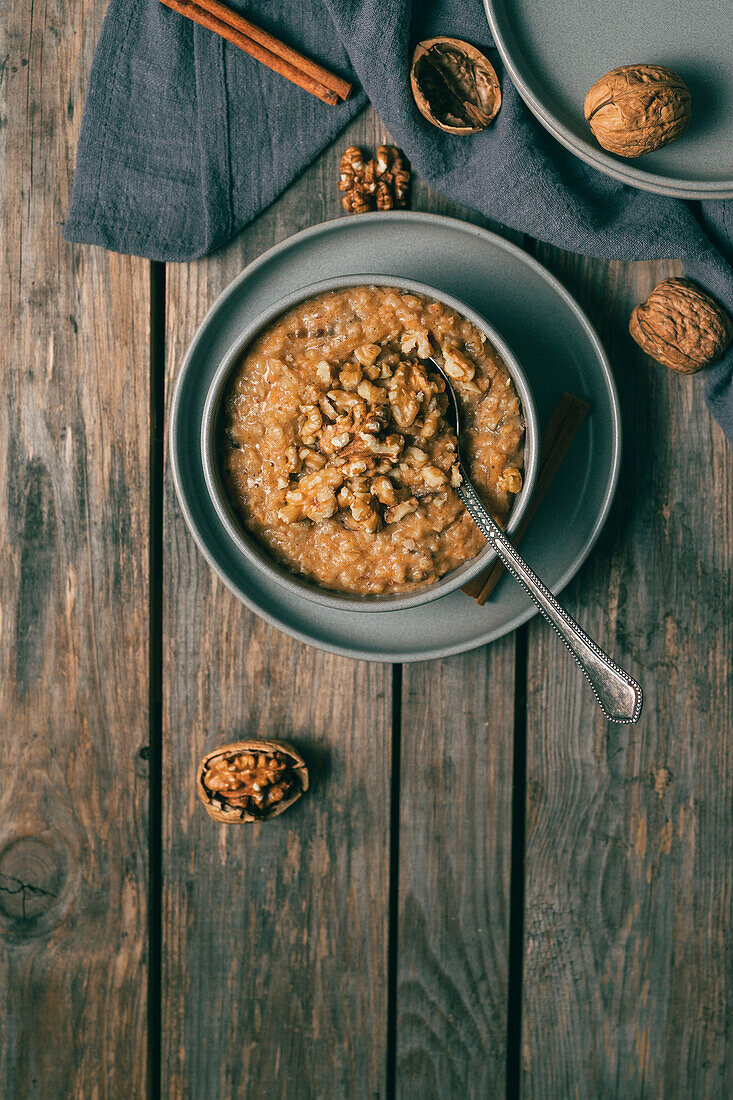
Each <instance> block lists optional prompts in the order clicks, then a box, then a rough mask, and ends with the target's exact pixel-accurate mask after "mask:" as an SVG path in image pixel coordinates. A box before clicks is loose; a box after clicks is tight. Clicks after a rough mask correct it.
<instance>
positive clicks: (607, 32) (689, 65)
mask: <svg viewBox="0 0 733 1100" xmlns="http://www.w3.org/2000/svg"><path fill="white" fill-rule="evenodd" d="M484 4H485V6H486V13H487V15H488V17H489V24H490V26H491V32H492V34H493V36H494V41H495V43H496V46H497V48H498V50H499V52H500V53H501V56H502V58H503V60H504V64H505V65H506V68H507V71H508V73H509V75H510V76H511V78H512V80H513V82H514V84H515V85H516V88H517V90H518V92H519V94H520V95H521V96H522V98H523V99H524V101H525V103H526V104H527V106H528V107H529V108H530V110H531V111H532V112H533V113H534V114H535V115H536V116H537V118H538V119H539V120H540V122H541V123H542V124H543V125H544V126H545V127H546V128H547V129H548V130H549V131H550V133H551V134H552V135H553V136H554V137H556V138H557V139H558V141H561V142H562V144H563V145H566V146H567V148H568V149H570V150H571V151H572V152H573V153H575V154H576V155H577V156H579V157H581V158H582V159H583V160H585V161H587V162H588V164H592V165H593V166H594V167H595V168H598V169H600V170H601V171H602V172H606V173H607V174H608V175H610V176H613V177H614V178H615V179H619V180H622V181H623V182H624V183H630V184H632V185H633V186H635V187H641V188H644V189H645V190H647V191H656V192H657V193H659V194H662V195H673V196H675V197H677V198H686V199H695V198H698V199H704V198H707V199H729V198H733V3H732V2H731V0H694V2H693V0H644V2H643V3H642V2H641V0H595V2H591V3H589V2H588V0H543V2H542V3H538V2H537V0H484ZM640 62H642V63H648V64H658V65H668V66H669V67H670V68H672V69H676V70H677V72H679V74H680V75H681V76H682V77H683V79H684V80H685V81H686V83H687V84H688V85H689V88H690V91H691V93H692V108H693V116H692V123H691V125H690V128H689V130H688V131H687V133H686V134H685V135H684V136H683V137H682V138H680V140H679V141H674V142H672V144H671V145H668V146H666V148H664V149H660V150H658V152H656V153H648V154H647V155H646V156H643V157H639V158H637V159H634V160H625V159H624V158H623V157H616V156H614V155H613V154H612V153H606V152H605V151H604V150H603V149H601V147H600V146H599V145H598V143H597V142H596V140H595V138H594V137H593V136H592V135H591V132H590V130H589V128H588V124H587V123H586V121H585V118H584V117H583V100H584V99H585V93H586V92H587V91H588V89H589V88H590V87H591V85H592V84H594V83H595V81H596V80H598V78H599V77H601V76H603V75H604V73H607V72H609V71H610V70H611V69H615V68H616V67H617V66H618V65H632V64H637V63H640Z"/></svg>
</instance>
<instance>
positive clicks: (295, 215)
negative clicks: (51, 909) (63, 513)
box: [163, 116, 391, 1098]
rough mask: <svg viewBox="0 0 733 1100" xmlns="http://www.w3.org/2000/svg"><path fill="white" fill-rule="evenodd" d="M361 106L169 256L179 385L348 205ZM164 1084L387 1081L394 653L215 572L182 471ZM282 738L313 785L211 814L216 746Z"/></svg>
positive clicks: (169, 546) (333, 1089) (167, 785)
mask: <svg viewBox="0 0 733 1100" xmlns="http://www.w3.org/2000/svg"><path fill="white" fill-rule="evenodd" d="M373 125H374V124H373V122H372V121H371V119H370V117H369V116H362V117H361V118H360V119H359V120H357V121H356V122H355V123H354V124H353V125H352V127H351V128H350V130H349V132H348V134H347V135H346V137H345V139H344V142H343V143H341V144H338V145H337V146H336V147H335V148H334V149H333V150H331V151H330V152H328V153H327V154H326V155H325V156H323V157H322V158H321V159H320V160H319V161H318V162H317V163H316V164H315V165H314V166H313V167H311V168H310V169H309V170H308V171H307V172H306V173H305V174H304V175H303V176H302V177H301V178H300V180H299V181H298V182H297V183H296V184H295V185H294V186H293V187H292V188H290V189H289V190H288V192H287V194H286V195H285V196H283V198H281V199H280V200H279V201H278V202H277V203H275V205H274V206H273V207H271V208H270V209H269V210H268V211H267V212H266V213H265V214H264V215H263V216H262V217H260V218H259V219H258V220H257V222H255V223H254V224H253V225H252V226H251V227H250V228H249V229H248V230H246V231H245V232H244V233H243V234H242V235H241V236H240V237H239V239H238V240H236V241H235V242H234V243H233V244H232V245H231V246H230V247H228V248H227V249H226V250H224V251H223V252H221V253H219V254H217V256H216V257H214V258H213V259H211V260H210V261H205V262H202V263H199V264H195V265H189V266H182V267H169V268H168V295H167V300H168V314H169V316H168V335H169V345H168V382H169V387H170V383H171V382H172V380H173V378H174V377H175V375H176V374H177V371H178V367H179V364H180V360H181V357H182V355H183V352H184V350H185V347H186V344H187V343H188V341H189V340H190V338H191V335H192V334H193V331H194V328H195V326H196V324H197V323H198V321H199V320H200V319H201V317H202V316H203V314H204V312H205V311H206V309H207V308H208V306H209V305H210V304H211V301H212V300H213V298H214V296H215V295H216V294H218V292H219V291H220V290H221V289H222V288H223V287H224V286H226V284H227V283H228V282H229V281H230V280H231V278H232V277H233V276H234V275H235V274H236V273H237V272H238V271H239V270H240V269H241V268H242V266H243V265H244V264H246V263H247V262H249V261H250V260H251V259H253V258H254V257H256V256H257V255H259V254H260V253H261V252H262V251H264V250H265V249H266V248H267V247H269V246H270V245H271V244H273V243H275V242H276V241H278V240H281V239H283V238H285V237H287V236H289V235H290V234H291V233H293V232H294V231H295V230H297V229H300V228H302V227H303V226H304V225H306V224H312V223H315V222H318V221H320V220H324V219H325V218H328V217H333V216H336V215H337V214H338V213H339V211H340V201H339V195H338V192H337V191H336V189H335V180H336V179H337V166H338V161H339V157H340V152H341V149H342V148H343V145H344V144H346V143H347V142H348V141H359V140H363V141H365V142H366V143H367V144H372V143H373V142H372V138H373ZM165 517H166V518H165V569H164V579H165V650H164V652H165V661H164V667H165V669H166V673H167V675H166V683H165V696H164V737H165V742H164V743H165V759H164V774H165V779H164V857H163V858H164V923H163V944H164V973H163V1019H164V1021H165V1023H164V1036H163V1094H164V1095H168V1096H181V1095H190V1096H215V1095H224V1096H234V1095H238V1096H245V1095H247V1096H267V1097H268V1098H269V1097H273V1098H275V1097H279V1096H282V1097H288V1098H290V1097H293V1096H296V1095H297V1096H298V1097H303V1098H306V1097H325V1096H329V1097H331V1096H333V1097H337V1096H349V1097H362V1096H363V1097H367V1096H368V1097H372V1096H377V1095H384V1091H385V1061H386V1018H387V929H388V891H389V812H390V771H391V757H390V747H391V669H390V667H389V666H379V665H367V664H363V663H356V662H351V661H348V660H344V659H341V658H336V657H333V656H329V655H326V654H323V653H319V652H318V651H317V650H315V649H312V648H308V647H306V646H303V645H300V644H298V643H296V642H293V641H291V640H290V639H288V638H286V637H285V636H283V635H281V634H279V633H278V632H276V631H275V630H273V629H272V628H270V627H269V626H267V625H266V624H264V623H263V622H261V621H260V620H259V619H257V618H256V617H255V616H254V615H253V614H251V613H250V612H249V611H247V610H246V609H245V608H244V607H242V606H241V605H240V604H239V603H238V602H237V601H236V600H235V599H234V598H233V597H232V596H231V595H230V594H229V592H228V591H226V590H225V589H224V588H223V586H222V585H221V583H219V582H217V581H216V579H215V577H214V575H213V574H212V573H211V571H210V570H209V569H208V567H207V565H206V564H205V562H204V560H203V558H201V556H200V555H199V553H198V551H197V550H196V548H195V546H194V544H193V541H192V540H191V538H190V536H189V534H188V532H187V530H186V529H185V526H184V523H183V520H182V518H181V516H180V512H179V509H178V506H177V503H176V501H175V499H174V493H173V488H172V485H171V484H170V479H168V483H167V485H166V503H165ZM238 734H247V735H254V736H262V737H278V736H287V737H288V738H291V739H292V740H293V741H294V742H295V743H296V744H297V745H298V746H299V747H301V748H302V750H303V753H304V755H305V756H306V758H307V760H308V762H309V764H310V766H311V772H312V776H311V781H312V788H311V790H310V791H309V793H308V794H307V795H306V797H305V798H304V799H302V800H301V801H300V802H299V803H298V804H297V806H295V807H294V808H293V809H292V810H291V811H289V812H288V813H287V814H285V815H284V816H283V817H282V818H279V819H277V820H275V821H272V822H269V823H267V824H265V825H262V826H260V825H257V826H241V827H226V826H218V825H216V824H214V823H213V822H212V821H211V820H210V819H209V818H208V817H207V816H206V814H205V813H204V811H203V808H202V807H201V805H200V804H199V803H198V800H197V798H196V796H195V793H194V785H193V778H194V770H195V767H196V764H197V763H198V760H199V759H200V757H201V756H202V755H203V753H204V751H205V750H206V749H208V748H210V747H212V746H214V745H216V744H217V743H221V742H223V741H229V740H232V739H233V737H234V736H236V735H238Z"/></svg>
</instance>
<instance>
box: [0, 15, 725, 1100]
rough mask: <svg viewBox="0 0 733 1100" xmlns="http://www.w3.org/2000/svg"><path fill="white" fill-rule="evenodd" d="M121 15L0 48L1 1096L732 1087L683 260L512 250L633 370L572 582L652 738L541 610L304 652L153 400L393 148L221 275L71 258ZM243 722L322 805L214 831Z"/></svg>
mask: <svg viewBox="0 0 733 1100" xmlns="http://www.w3.org/2000/svg"><path fill="white" fill-rule="evenodd" d="M104 6H105V5H104V2H103V0H72V3H70V4H62V3H60V2H59V0H35V3H34V4H33V5H31V6H30V7H28V6H27V5H25V4H22V3H20V2H19V0H10V10H9V12H8V11H6V12H5V13H4V14H3V16H2V24H3V26H2V33H1V35H0V42H1V43H2V48H1V49H0V55H1V57H2V60H1V61H0V73H1V75H2V105H1V106H0V114H1V116H2V117H1V127H0V143H1V144H2V149H3V172H2V192H3V208H2V210H3V213H2V218H3V220H2V226H3V231H2V235H1V236H0V249H1V250H2V268H1V271H2V313H1V314H0V317H1V323H2V333H3V335H2V353H3V360H4V366H3V371H2V386H3V389H4V398H3V400H2V402H0V421H1V427H0V439H1V440H2V446H1V447H0V471H1V472H0V486H1V487H2V493H1V501H2V503H1V508H2V520H1V521H0V539H1V540H2V552H1V553H0V637H1V638H2V644H1V647H0V654H1V658H2V686H1V692H2V694H1V698H2V710H1V713H2V732H3V737H2V771H1V772H0V777H1V778H0V928H1V929H2V934H3V944H2V953H1V958H2V966H1V967H0V975H1V980H2V984H3V987H4V989H3V997H2V1003H3V1005H4V1008H5V1010H4V1012H3V1017H4V1019H3V1026H2V1031H1V1034H0V1051H1V1052H2V1053H1V1061H2V1067H1V1068H2V1075H1V1077H0V1080H2V1081H3V1083H4V1090H5V1091H4V1095H5V1096H7V1097H12V1098H23V1100H26V1098H31V1097H43V1098H46V1097H50V1098H53V1100H55V1098H60V1097H72V1096H74V1097H84V1098H90V1097H123V1096H124V1097H127V1096H132V1097H141V1096H145V1095H146V1094H147V1093H148V1092H149V1090H150V1087H151V1084H150V1083H151V1081H152V1082H153V1092H155V1091H156V1090H157V1089H158V1087H159V1088H160V1091H161V1093H162V1095H163V1096H164V1097H183V1096H186V1097H194V1098H196V1100H198V1098H201V1100H208V1098H210V1097H218V1096H223V1097H234V1096H238V1097H239V1096H247V1097H256V1098H258V1100H259V1098H267V1100H271V1098H276V1097H285V1098H288V1100H292V1098H298V1100H301V1098H309V1097H317V1098H332V1097H348V1098H356V1097H370V1098H371V1097H379V1096H381V1097H389V1096H398V1097H410V1098H413V1097H414V1098H420V1100H423V1098H430V1097H438V1096H440V1097H441V1098H443V1097H449V1098H454V1097H455V1098H458V1097H460V1098H463V1097H481V1098H483V1097H488V1098H493V1097H498V1096H500V1095H502V1093H503V1092H504V1090H505V1088H506V1089H508V1091H509V1094H510V1095H516V1094H517V1093H518V1092H519V1091H520V1090H521V1091H522V1093H523V1095H524V1096H526V1097H537V1098H541V1100H547V1098H559V1100H563V1098H565V1097H579V1098H583V1100H585V1098H594V1097H622V1098H628V1097H642V1096H644V1097H660V1098H661V1097H664V1098H665V1100H667V1098H676V1097H685V1098H687V1097H695V1098H697V1097H715V1098H717V1097H727V1096H730V1095H731V1092H732V1091H733V1080H732V1078H731V1072H732V1071H731V1054H732V1052H731V1019H732V1016H731V1013H732V1009H733V995H732V992H731V954H730V943H731V940H730V932H729V930H728V929H729V926H730V918H731V899H732V897H733V883H732V881H731V869H732V867H733V854H732V852H731V837H732V835H733V821H732V816H733V814H732V802H731V785H732V781H733V774H732V773H733V741H732V739H731V725H732V721H731V719H732V716H733V712H732V707H731V652H733V646H732V644H731V643H732V638H731V630H732V626H731V624H732V622H733V617H732V616H731V606H732V595H733V593H732V591H731V572H730V566H731V549H732V547H733V508H732V506H731V502H732V501H733V458H732V455H733V452H732V451H731V449H730V447H729V446H728V445H727V444H726V442H725V440H724V437H723V435H722V433H721V431H720V430H719V428H718V427H717V426H716V425H715V424H714V423H713V421H712V420H711V419H710V417H709V415H708V413H707V410H706V407H705V404H704V400H703V383H702V380H701V379H689V378H682V377H679V376H677V375H675V374H673V373H671V372H670V371H667V370H665V369H663V368H661V367H657V366H655V365H653V364H652V363H651V362H650V361H649V360H647V359H645V358H644V357H643V356H642V355H641V354H640V353H639V352H638V350H637V349H636V348H635V346H634V345H633V344H632V343H631V341H630V339H629V337H628V335H627V331H626V325H627V320H628V316H629V312H630V310H631V308H632V306H633V305H634V304H635V303H636V302H637V301H638V300H640V299H641V298H642V297H643V296H645V294H646V293H647V292H648V291H649V290H650V289H651V287H652V286H653V285H654V284H655V283H656V282H657V281H659V280H660V279H661V278H662V277H663V276H666V275H670V274H673V273H677V272H679V271H680V265H679V264H676V263H670V262H664V263H644V264H622V263H603V262H599V261H593V260H587V259H582V258H580V257H578V256H572V255H568V254H564V253H561V252H559V251H558V250H557V249H554V248H549V247H546V246H543V245H538V244H536V243H535V242H533V241H531V240H525V241H524V242H523V244H524V246H525V247H526V248H527V249H528V251H530V252H531V253H532V254H533V255H535V256H537V257H538V258H539V259H540V260H541V261H542V262H543V263H544V264H546V265H547V266H548V267H549V268H550V269H551V270H552V271H553V272H555V273H556V274H557V275H558V276H559V277H560V279H561V280H562V281H563V282H564V283H565V285H566V286H568V288H569V289H570V290H571V291H572V293H573V294H575V295H576V296H577V298H578V300H579V301H580V302H581V304H582V305H583V307H584V308H585V309H586V310H587V312H588V313H589V315H590V317H591V318H592V320H593V321H594V323H595V324H596V326H597V327H598V330H599V332H600V333H601V336H602V338H603V340H604V341H605V344H606V347H607V349H608V352H609V355H610V357H611V360H612V362H613V365H614V369H615V373H616V379H617V383H618V387H619V391H620V396H621V404H622V410H623V423H624V434H625V448H624V460H623V469H622V473H621V482H620V486H619V491H618V494H617V497H616V501H615V504H614V507H613V511H612V514H611V517H610V520H609V522H608V523H607V525H606V528H605V530H604V532H603V534H602V536H601V539H600V541H599V543H598V545H597V547H596V549H595V550H594V552H593V554H592V556H591V558H590V560H589V561H588V562H587V564H586V565H585V566H584V567H583V569H582V570H581V572H580V574H579V575H578V577H577V578H576V580H575V581H574V582H573V583H572V584H571V585H569V587H568V588H567V589H566V590H565V593H564V598H565V601H566V603H567V605H568V607H569V609H570V610H571V612H572V613H573V614H574V615H576V616H577V617H578V618H579V619H580V620H581V622H583V623H585V624H587V627H588V629H589V630H590V631H591V632H592V634H593V636H594V637H597V638H598V639H599V641H600V642H601V643H602V644H603V645H605V646H606V647H607V648H608V649H609V650H610V651H611V652H612V653H613V654H614V655H615V656H616V657H617V659H618V660H620V661H621V662H622V663H623V664H624V665H626V666H627V667H629V668H630V669H631V670H633V671H634V673H635V674H637V675H638V676H639V678H640V679H641V680H642V682H643V684H644V687H645V691H646V703H645V711H644V715H643V718H642V721H641V722H640V724H639V725H638V726H636V727H632V728H629V727H617V726H613V725H610V724H608V723H606V722H604V721H603V720H602V718H601V717H600V716H599V713H598V711H597V708H596V706H595V704H594V701H593V698H592V696H591V694H590V692H589V691H588V690H587V688H586V685H585V684H584V682H583V680H582V678H581V677H580V675H579V673H578V671H577V669H576V668H575V666H574V665H573V664H572V663H571V660H570V658H569V656H568V655H567V653H566V652H565V651H564V649H563V648H562V647H561V646H560V645H559V644H558V642H557V640H556V638H555V637H554V636H553V635H552V634H551V632H550V631H549V630H548V628H547V627H546V625H545V624H544V623H543V622H541V621H537V620H534V621H533V622H531V623H530V624H529V626H528V627H526V628H524V629H522V630H520V631H518V632H517V633H516V634H513V635H511V636H510V637H506V638H504V639H502V640H501V641H499V642H497V643H496V644H494V645H492V646H490V647H487V648H484V649H480V650H478V651H476V652H473V653H468V654H466V655H465V656H462V657H455V658H451V659H450V660H443V661H436V662H432V663H428V664H418V665H408V666H405V667H403V668H399V667H391V666H389V665H370V664H360V663H355V662H352V661H348V660H344V659H341V658H337V657H334V656H329V655H327V654H324V653H320V652H318V651H317V650H315V649H310V648H306V647H305V646H303V645H300V644H298V643H296V642H294V641H291V640H290V639H288V638H287V637H285V636H283V635H281V634H278V633H277V632H276V631H274V630H272V629H271V628H270V627H268V626H266V625H265V624H264V623H262V622H261V621H260V620H259V619H257V618H256V617H255V616H254V615H252V614H251V613H250V612H249V611H247V610H246V609H245V608H244V607H242V606H241V605H240V604H239V603H237V601H236V600H235V599H234V598H233V597H232V596H231V595H230V594H229V592H228V591H227V590H225V588H224V587H223V586H222V584H221V583H220V582H219V581H217V579H216V578H215V576H214V575H213V574H212V572H211V571H210V570H209V568H208V567H207V566H206V564H205V562H204V560H203V558H202V557H201V555H200V554H199V553H198V551H197V550H196V548H195V546H194V544H193V541H192V539H191V537H190V536H189V534H188V531H187V529H186V527H185V525H184V522H183V519H182V516H181V513H180V511H179V508H178V505H177V502H176V499H175V495H174V492H173V487H172V484H171V479H170V474H169V470H168V464H167V455H166V451H165V440H164V432H165V427H166V419H165V407H166V405H167V402H168V401H169V399H170V392H171V386H172V383H173V381H174V379H175V377H176V373H177V371H178V367H179V364H180V362H181V357H182V355H183V353H184V349H185V347H186V345H187V343H188V341H189V339H190V338H191V336H192V334H193V332H194V329H195V328H196V326H197V325H198V323H199V321H200V320H201V318H202V317H203V315H204V314H205V312H206V310H207V309H208V307H209V306H210V304H211V303H212V301H213V300H214V298H215V297H216V295H217V294H218V293H219V292H220V291H221V290H222V288H223V287H225V286H226V285H227V283H228V282H229V281H230V279H232V278H233V276H235V275H236V274H237V273H238V272H239V271H240V270H241V268H242V267H243V266H244V265H245V264H246V263H248V262H249V261H250V260H252V259H254V258H255V257H256V256H258V255H259V254H260V253H261V252H262V251H263V250H264V249H266V248H268V247H269V246H270V245H272V244H274V243H275V242H277V241H280V240H282V239H283V238H285V237H287V236H288V235H289V234H291V233H292V232H293V231H294V230H296V229H300V228H301V227H303V226H305V225H309V224H312V223H316V222H320V221H323V220H324V219H328V218H333V217H336V216H337V215H339V214H340V213H341V208H340V197H339V195H338V193H337V191H336V189H335V180H336V168H337V163H338V158H339V155H340V151H341V150H342V149H343V148H344V146H345V145H346V144H348V143H350V142H356V143H363V144H365V145H367V146H368V147H369V148H372V149H373V148H374V147H375V146H376V145H377V144H378V143H379V142H380V141H381V140H382V139H383V138H384V136H385V132H384V130H383V128H382V126H381V124H380V123H379V121H378V119H377V118H376V117H375V115H374V114H373V113H372V112H367V113H365V114H364V115H362V116H361V117H360V118H359V119H358V120H357V121H356V122H355V123H354V124H353V125H352V126H351V127H350V129H349V130H348V132H347V133H346V134H345V135H344V137H343V139H342V140H341V141H340V142H339V143H338V147H337V148H334V149H331V150H329V151H328V152H327V153H326V154H325V155H324V156H322V157H321V158H320V160H318V161H317V162H316V163H315V164H314V165H313V166H312V167H311V168H310V169H309V170H308V171H307V172H306V173H305V174H304V175H303V176H302V177H301V178H300V179H299V180H298V181H297V183H296V184H295V185H294V186H292V187H291V188H290V189H289V190H288V192H287V193H286V194H285V195H283V197H282V198H281V199H280V200H279V201H278V202H276V203H275V204H274V205H273V206H272V207H271V208H270V209H269V210H268V211H267V212H266V213H265V214H264V215H262V216H261V217H260V218H258V219H257V221H256V222H255V223H254V224H252V225H251V226H250V227H249V228H248V229H247V230H246V231H245V232H244V233H242V234H241V235H240V236H239V237H237V239H236V240H234V241H233V242H232V243H231V245H230V246H229V247H227V248H226V249H224V250H223V251H222V252H219V253H218V254H217V255H215V256H213V257H211V258H209V259H207V260H205V261H202V262H201V263H196V264H190V265H184V266H174V265H170V266H168V267H167V268H165V267H164V266H163V265H160V264H150V263H148V262H146V261H144V260H140V259H135V258H130V257H126V256H119V255H111V254H108V253H106V252H103V251H102V250H100V249H97V248H88V247H82V246H70V245H69V244H67V243H65V242H64V241H63V240H62V238H61V236H60V232H59V223H60V222H61V221H62V219H63V218H64V216H65V213H66V211H67V209H68V205H69V193H70V186H71V179H72V165H73V160H74V153H75V146H76V139H77V136H78V131H79V124H80V120H81V111H82V102H83V92H84V88H85V84H86V79H87V76H88V72H89V66H90V63H91V58H92V52H93V47H94V44H95V42H96V38H97V36H98V32H99V27H100V23H101V17H102V14H103V9H104ZM413 206H414V208H415V209H417V210H433V211H438V212H441V213H448V214H453V215H456V216H459V217H466V218H468V219H469V220H471V221H475V222H476V223H477V224H480V225H487V224H488V223H487V221H486V220H485V219H483V218H480V217H478V216H477V215H475V214H472V213H470V212H468V211H464V210H461V209H458V208H457V207H456V206H455V205H454V204H452V203H450V202H448V201H447V200H445V199H442V198H440V197H439V196H438V195H436V194H434V193H433V192H431V191H429V190H428V188H427V187H426V186H425V185H424V184H422V183H421V182H420V181H419V180H418V181H417V183H416V186H415V189H414V199H413ZM492 228H495V229H498V231H499V232H501V228H500V227H496V226H492ZM513 239H515V240H517V239H519V240H520V243H522V242H521V238H517V237H516V236H515V237H514V238H513ZM240 734H243V735H254V736H263V737H266V736H281V735H287V736H288V737H292V738H293V740H294V741H295V742H296V743H297V744H298V745H299V746H300V747H301V748H302V750H303V752H304V753H305V754H306V755H307V757H308V760H309V762H310V764H311V769H312V777H313V784H312V790H311V792H310V793H309V794H308V796H307V797H306V798H305V799H303V800H302V801H301V802H300V803H299V804H298V806H297V807H296V808H295V809H294V810H292V811H291V812H290V813H288V814H287V815H286V816H284V817H283V818H281V819H280V820H278V821H277V822H273V823H271V824H269V825H266V826H255V827H242V828H229V829H227V828H221V827H218V826H216V825H215V824H214V823H213V822H211V821H210V820H209V818H208V817H207V816H206V814H205V813H204V811H203V809H202V807H201V806H200V805H199V804H198V802H197V799H196V796H195V793H194V785H193V776H194V768H195V765H196V763H197V761H198V759H199V758H200V756H201V755H202V754H203V752H204V751H205V750H206V749H208V748H209V747H211V746H213V745H215V744H217V743H220V742H223V741H227V740H231V739H232V738H233V737H235V736H237V735H240ZM158 1082H159V1083H160V1084H159V1085H158Z"/></svg>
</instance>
